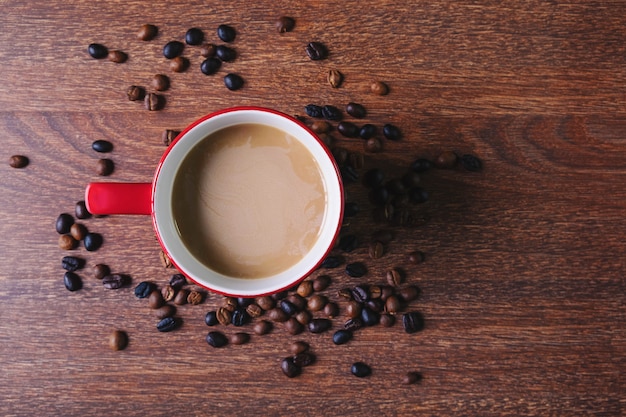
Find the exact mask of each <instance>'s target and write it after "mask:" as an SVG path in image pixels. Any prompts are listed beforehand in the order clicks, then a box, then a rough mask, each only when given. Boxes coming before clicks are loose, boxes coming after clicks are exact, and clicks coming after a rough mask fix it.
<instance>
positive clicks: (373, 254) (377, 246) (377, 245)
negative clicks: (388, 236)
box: [368, 241, 385, 259]
mask: <svg viewBox="0 0 626 417" xmlns="http://www.w3.org/2000/svg"><path fill="white" fill-rule="evenodd" d="M384 253H385V246H384V245H383V244H382V243H381V242H378V241H375V242H371V243H370V245H369V248H368V254H369V256H370V258H372V259H379V258H382V256H383V254H384Z"/></svg>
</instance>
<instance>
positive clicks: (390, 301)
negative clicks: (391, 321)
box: [385, 295, 402, 314]
mask: <svg viewBox="0 0 626 417" xmlns="http://www.w3.org/2000/svg"><path fill="white" fill-rule="evenodd" d="M401 309H402V303H401V302H400V299H399V298H398V296H396V295H391V296H389V297H388V298H387V300H385V311H386V312H387V313H391V314H394V313H397V312H399V311H400V310H401Z"/></svg>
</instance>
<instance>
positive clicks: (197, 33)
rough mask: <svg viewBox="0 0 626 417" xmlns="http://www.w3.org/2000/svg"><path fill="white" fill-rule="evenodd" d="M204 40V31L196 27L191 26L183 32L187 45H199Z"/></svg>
mask: <svg viewBox="0 0 626 417" xmlns="http://www.w3.org/2000/svg"><path fill="white" fill-rule="evenodd" d="M203 40H204V32H202V30H200V29H198V28H191V29H189V30H187V32H186V33H185V43H187V45H200V44H201V43H202V41H203Z"/></svg>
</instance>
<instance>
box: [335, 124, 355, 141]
mask: <svg viewBox="0 0 626 417" xmlns="http://www.w3.org/2000/svg"><path fill="white" fill-rule="evenodd" d="M337 131H338V132H339V133H341V134H342V135H343V136H345V137H347V138H354V137H356V136H357V135H358V134H359V127H358V126H357V125H355V124H354V123H352V122H346V121H343V122H339V123H338V124H337Z"/></svg>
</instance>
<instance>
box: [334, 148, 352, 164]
mask: <svg viewBox="0 0 626 417" xmlns="http://www.w3.org/2000/svg"><path fill="white" fill-rule="evenodd" d="M348 153H349V152H348V150H347V149H345V148H342V147H339V146H338V147H336V148H334V149H333V157H334V158H335V161H337V164H339V165H343V164H345V163H346V161H347V160H348Z"/></svg>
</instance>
